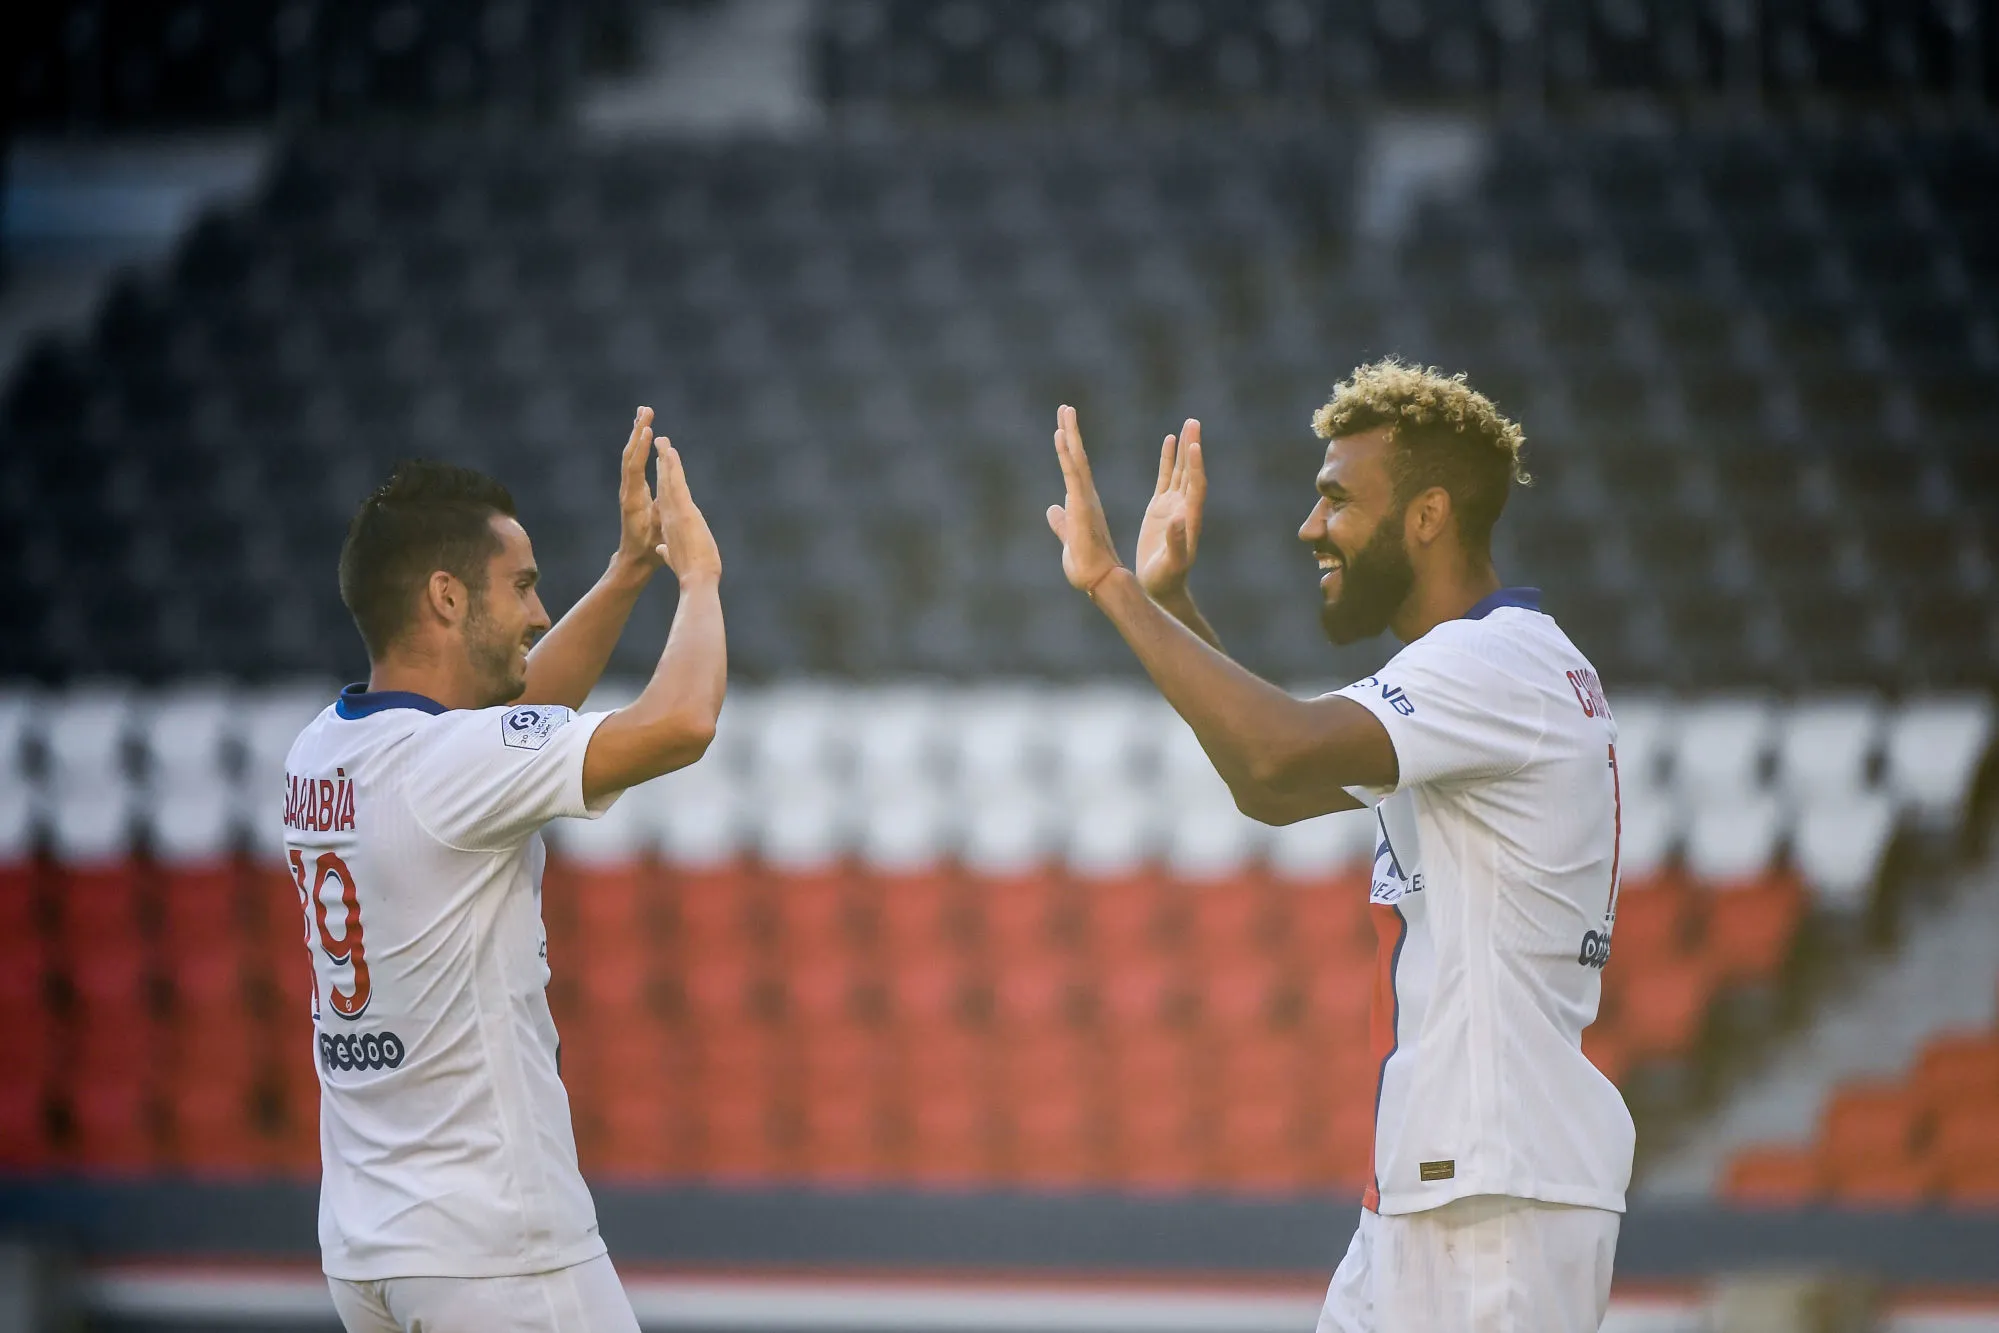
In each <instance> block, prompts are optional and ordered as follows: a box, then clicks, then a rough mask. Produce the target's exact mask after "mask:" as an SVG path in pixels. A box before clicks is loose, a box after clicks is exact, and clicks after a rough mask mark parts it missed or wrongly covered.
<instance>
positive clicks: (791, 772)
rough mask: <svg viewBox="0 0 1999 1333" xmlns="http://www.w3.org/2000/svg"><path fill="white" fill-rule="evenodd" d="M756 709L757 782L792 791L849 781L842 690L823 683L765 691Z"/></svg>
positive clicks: (847, 718)
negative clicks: (835, 689) (839, 690)
mask: <svg viewBox="0 0 1999 1333" xmlns="http://www.w3.org/2000/svg"><path fill="white" fill-rule="evenodd" d="M723 711H724V713H725V714H726V712H727V708H726V706H725V708H724V710H723ZM755 714H756V735H755V737H754V738H753V740H752V746H753V748H752V750H751V754H750V772H751V774H752V776H753V777H754V778H755V779H756V783H757V786H758V787H760V788H762V789H764V790H766V791H773V792H778V791H782V792H790V791H793V790H796V789H799V788H817V787H821V786H837V785H839V784H842V783H844V782H845V781H846V780H847V777H848V775H849V770H850V767H851V765H850V759H851V755H850V751H849V745H848V733H849V728H850V723H851V720H852V718H851V710H850V709H848V708H847V707H845V706H844V699H843V696H842V695H841V694H840V693H839V692H837V691H833V690H829V689H827V688H826V687H824V686H819V685H796V686H784V687H780V688H778V689H772V690H766V691H764V692H763V694H762V695H761V697H760V698H759V699H758V701H757V706H756V709H755ZM719 730H720V727H719V724H718V726H717V731H718V734H719Z"/></svg>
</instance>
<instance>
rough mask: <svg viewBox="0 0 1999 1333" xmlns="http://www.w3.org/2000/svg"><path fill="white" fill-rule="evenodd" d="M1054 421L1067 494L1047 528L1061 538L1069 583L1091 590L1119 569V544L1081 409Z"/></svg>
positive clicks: (1066, 412)
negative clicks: (1081, 424)
mask: <svg viewBox="0 0 1999 1333" xmlns="http://www.w3.org/2000/svg"><path fill="white" fill-rule="evenodd" d="M1055 423H1056V426H1055V456H1056V458H1057V460H1058V461H1060V463H1061V464H1062V480H1063V483H1064V486H1065V490H1066V495H1065V497H1064V499H1063V501H1062V503H1061V504H1059V505H1050V506H1048V526H1049V527H1050V528H1052V529H1054V531H1055V535H1056V536H1057V537H1060V538H1061V539H1062V573H1063V574H1064V575H1066V576H1067V577H1068V580H1069V586H1071V587H1073V588H1077V589H1080V590H1081V591H1083V592H1091V591H1094V590H1095V589H1096V586H1097V585H1098V584H1099V583H1101V582H1103V581H1104V578H1105V577H1106V576H1107V575H1108V574H1110V573H1111V571H1112V570H1115V569H1116V568H1118V558H1117V548H1116V547H1115V546H1114V545H1113V544H1112V543H1111V525H1110V521H1109V520H1108V519H1106V518H1105V517H1104V503H1103V500H1102V499H1101V498H1099V497H1098V495H1097V482H1096V478H1094V477H1093V476H1091V475H1090V459H1089V455H1087V454H1085V453H1084V452H1083V432H1082V431H1081V430H1080V429H1079V428H1078V427H1077V425H1076V409H1075V408H1073V407H1063V408H1061V409H1059V410H1058V411H1057V412H1056V413H1055Z"/></svg>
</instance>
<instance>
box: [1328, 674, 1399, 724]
mask: <svg viewBox="0 0 1999 1333" xmlns="http://www.w3.org/2000/svg"><path fill="white" fill-rule="evenodd" d="M1369 689H1372V690H1379V691H1380V692H1381V697H1382V699H1383V700H1384V701H1385V702H1386V703H1387V704H1388V706H1389V707H1390V708H1393V709H1394V710H1395V711H1396V712H1398V713H1400V714H1402V716H1404V717H1410V716H1412V715H1414V713H1415V712H1416V703H1415V701H1414V700H1413V699H1411V698H1410V697H1409V696H1408V695H1406V694H1404V693H1403V692H1402V687H1401V686H1400V685H1391V684H1389V683H1388V682H1387V681H1385V680H1383V679H1382V678H1381V677H1379V676H1369V677H1368V678H1367V679H1366V680H1357V681H1355V682H1354V683H1353V684H1351V685H1349V686H1347V687H1346V688H1345V689H1344V690H1341V691H1340V693H1341V694H1353V693H1356V692H1358V691H1361V690H1369Z"/></svg>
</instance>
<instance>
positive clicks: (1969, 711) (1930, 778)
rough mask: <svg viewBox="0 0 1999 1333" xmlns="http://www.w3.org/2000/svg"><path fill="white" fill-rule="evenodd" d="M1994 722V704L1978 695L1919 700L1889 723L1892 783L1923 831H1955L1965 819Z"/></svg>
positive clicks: (1893, 788)
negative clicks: (1973, 784)
mask: <svg viewBox="0 0 1999 1333" xmlns="http://www.w3.org/2000/svg"><path fill="white" fill-rule="evenodd" d="M1992 722H1993V719H1992V701H1991V700H1990V699H1989V698H1987V697H1985V696H1984V695H1976V694H1969V695H1959V696H1956V697H1944V698H1932V699H1918V700H1914V701H1912V702H1910V703H1907V704H1904V705H1903V706H1902V708H1901V710H1900V711H1899V712H1897V713H1896V715H1895V717H1894V719H1893V720H1892V721H1891V722H1890V724H1889V729H1888V784H1889V786H1890V788H1891V789H1892V790H1893V791H1894V792H1895V794H1896V795H1897V796H1898V797H1900V798H1901V799H1902V801H1904V802H1905V803H1906V804H1907V805H1908V806H1909V808H1910V809H1911V811H1912V812H1913V813H1914V815H1915V817H1916V819H1917V820H1918V821H1919V822H1921V823H1922V824H1923V825H1924V826H1926V827H1929V828H1934V829H1949V828H1955V827H1956V826H1957V825H1958V823H1959V822H1960V821H1961V820H1962V819H1963V817H1964V803H1965V801H1966V799H1967V798H1968V797H1969V796H1970V795H1971V783H1972V780H1973V779H1974V778H1975V777H1977V775H1978V766H1979V764H1980V763H1981V762H1982V761H1983V760H1984V758H1985V752H1986V750H1987V748H1988V747H1989V746H1990V745H1991V744H1992Z"/></svg>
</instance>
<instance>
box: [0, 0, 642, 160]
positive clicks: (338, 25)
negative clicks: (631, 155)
mask: <svg viewBox="0 0 1999 1333" xmlns="http://www.w3.org/2000/svg"><path fill="white" fill-rule="evenodd" d="M614 7H615V6H612V5H609V4H607V3H606V0H592V3H591V5H589V6H584V5H565V4H551V3H548V0H450V2H449V3H441V4H440V3H436V2H435V0H432V2H431V3H425V4H413V3H410V2H409V0H360V2H359V3H349V4H340V5H331V6H326V5H315V4H282V5H268V4H241V3H233V2H232V0H195V3H189V4H178V5H172V6H155V5H131V4H118V3H108V4H107V3H99V4H80V5H58V6H48V7H46V8H42V9H38V10H36V11H34V12H33V14H32V15H29V16H28V17H27V18H26V19H25V20H24V21H23V23H22V24H21V26H20V28H19V29H18V30H17V31H16V32H15V34H14V37H15V41H16V43H17V45H16V47H15V53H16V56H17V59H16V61H15V62H14V66H13V68H12V69H11V71H10V73H11V74H12V83H11V86H9V87H8V88H7V90H6V91H7V95H8V101H9V104H10V108H11V110H12V113H13V115H14V117H15V118H16V121H17V123H22V124H26V125H31V126H34V127H36V128H39V129H62V128H70V129H81V128H100V129H113V130H117V129H128V128H139V129H157V128H158V127H160V126H162V125H175V124H179V125H187V124H214V123H216V122H225V123H227V122H241V121H258V120H268V119H271V118H273V117H275V116H277V115H280V114H290V115H294V116H296V115H301V114H303V115H324V116H336V117H338V116H357V115H367V114H380V113H382V112H384V111H397V110H402V111H414V110H425V111H432V110H436V111H452V110H457V111H463V110H465V109H468V108H477V107H485V108H492V109H506V110H511V111H513V112H515V113H516V114H520V113H531V112H534V111H537V110H539V111H547V110H550V109H553V108H554V107H555V106H557V105H559V104H560V103H561V102H562V101H563V100H564V99H565V98H566V96H567V94H568V92H569V90H570V87H571V85H572V84H573V82H574V77H575V69H574V65H575V61H576V56H577V50H576V47H577V44H578V37H579V36H580V29H582V28H583V26H584V25H583V24H581V23H579V22H578V18H579V11H586V12H587V11H590V10H595V11H603V10H605V9H608V8H614Z"/></svg>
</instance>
